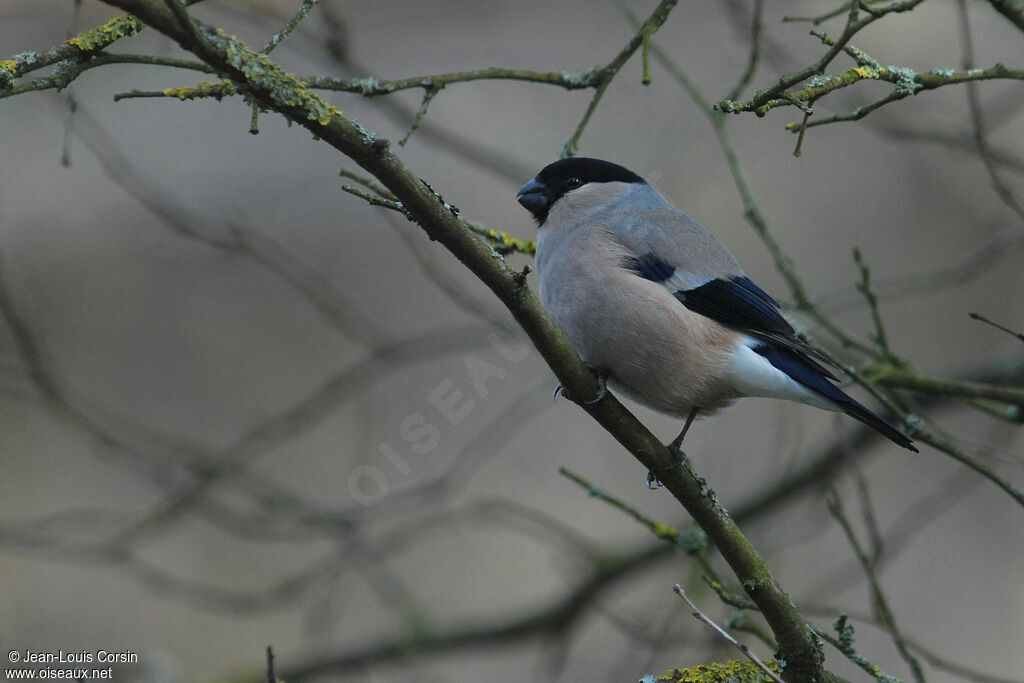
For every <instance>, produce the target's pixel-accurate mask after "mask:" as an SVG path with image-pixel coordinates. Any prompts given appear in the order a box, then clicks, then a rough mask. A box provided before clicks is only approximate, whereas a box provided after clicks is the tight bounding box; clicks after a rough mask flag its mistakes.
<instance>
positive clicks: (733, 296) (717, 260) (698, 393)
mask: <svg viewBox="0 0 1024 683" xmlns="http://www.w3.org/2000/svg"><path fill="white" fill-rule="evenodd" d="M516 199H517V201H518V202H519V204H521V205H522V206H523V207H524V208H525V209H527V210H528V211H529V212H530V213H531V214H532V215H533V218H534V220H535V221H536V223H537V251H536V256H535V263H534V265H535V269H536V271H537V278H538V283H539V294H540V301H541V304H542V306H543V307H544V308H545V310H547V312H548V313H549V314H550V315H551V317H552V318H554V320H555V322H556V323H557V324H558V326H559V327H560V328H561V330H562V332H563V333H564V334H565V336H566V338H567V339H568V340H569V342H570V344H572V346H573V348H575V350H576V351H577V353H579V355H580V357H581V358H582V359H583V361H584V362H586V363H587V365H588V366H589V367H590V368H591V369H592V370H594V371H595V373H596V374H597V377H598V380H599V382H600V387H601V389H600V392H599V394H598V396H597V397H595V399H594V401H597V400H600V399H601V398H602V397H603V396H604V392H605V387H606V386H608V387H610V388H611V389H613V390H615V391H617V392H620V393H623V394H625V395H626V396H629V397H630V398H632V399H634V400H636V401H638V402H639V403H641V404H644V405H646V406H648V407H650V408H653V409H654V410H657V411H659V412H662V413H666V414H669V415H673V416H676V417H679V418H681V419H684V420H685V422H684V424H683V428H682V430H681V431H680V432H679V434H678V436H676V438H675V439H674V440H673V441H672V442H671V443H670V444H668V447H669V448H670V449H671V450H672V451H673V452H674V453H675V454H676V455H677V456H678V457H680V458H683V457H685V455H683V454H682V451H681V445H682V442H683V438H684V437H685V436H686V433H687V431H688V430H689V429H690V426H691V425H692V424H693V421H694V419H695V418H696V417H697V416H698V415H700V416H702V417H703V416H707V415H711V414H714V413H715V412H717V411H719V410H721V409H723V408H725V407H727V406H729V405H731V404H732V403H734V402H735V401H736V400H737V399H739V398H743V397H768V398H777V399H785V400H789V401H796V402H799V403H804V404H807V405H810V406H814V407H816V408H822V409H824V410H829V411H838V412H843V413H845V414H847V415H849V416H850V417H852V418H854V419H855V420H859V421H860V422H862V423H864V424H865V425H867V426H868V427H871V428H872V429H874V430H876V431H878V432H879V433H880V434H882V435H883V436H885V437H886V438H888V439H889V440H891V441H893V442H894V443H896V444H897V445H899V446H902V447H903V448H906V449H908V450H911V451H914V452H915V453H916V452H917V448H916V447H915V446H914V443H913V441H912V440H911V439H910V438H909V437H907V436H906V435H905V434H903V433H902V432H900V431H899V430H898V429H897V428H896V427H894V426H893V425H891V424H890V423H889V422H887V421H885V420H884V419H882V418H881V417H879V416H878V415H876V414H875V413H874V412H872V411H871V410H869V409H868V408H866V407H865V406H863V405H861V404H860V403H859V402H857V401H856V400H855V399H853V398H852V397H850V396H848V395H847V394H846V393H845V392H843V391H842V390H841V389H840V388H839V387H837V386H836V385H835V384H834V382H838V381H839V380H838V378H837V377H836V376H835V375H834V374H833V373H832V371H831V370H830V369H829V367H835V368H837V369H840V370H841V368H839V366H838V365H836V364H835V363H833V362H832V361H831V360H829V359H828V358H826V357H825V356H823V355H822V354H821V353H819V352H818V351H816V350H815V349H814V348H813V347H811V346H810V345H809V344H808V343H807V342H805V341H804V340H802V339H800V338H799V337H797V335H796V332H795V331H794V329H793V327H792V326H791V325H790V324H789V323H788V322H787V321H786V319H785V318H784V317H783V316H782V314H781V312H780V307H779V304H778V302H776V301H775V299H773V298H772V297H771V296H770V295H769V294H767V293H766V292H765V291H764V290H763V289H761V288H760V287H758V286H757V285H756V284H754V282H753V281H752V280H751V279H750V278H748V277H747V275H746V274H745V273H744V271H743V269H742V268H741V267H740V264H739V262H738V261H737V260H736V258H735V257H734V256H733V255H732V253H731V252H730V251H729V250H728V248H726V246H725V245H724V244H722V243H721V242H720V241H719V240H718V239H717V238H715V237H714V236H713V235H712V234H711V233H709V232H708V231H707V230H705V229H704V228H702V227H701V226H700V225H698V224H697V223H696V222H695V221H694V220H693V219H691V218H690V217H689V216H687V215H686V214H685V213H683V212H682V211H680V210H679V209H677V208H676V207H674V206H673V205H672V204H670V203H669V202H668V201H667V200H666V199H665V198H664V197H662V195H661V194H659V193H658V191H657V190H656V189H654V187H652V186H651V185H649V184H648V183H647V181H645V180H644V179H643V178H642V177H640V176H639V175H637V174H636V173H634V172H633V171H630V170H629V169H627V168H625V167H623V166H620V165H618V164H615V163H612V162H609V161H603V160H601V159H591V158H585V157H570V158H567V159H562V160H559V161H556V162H554V163H551V164H549V165H547V166H545V167H544V168H543V169H541V171H540V172H539V173H538V174H537V175H536V176H535V177H534V178H533V179H531V180H530V181H529V182H527V183H526V184H525V185H523V187H522V188H521V189H520V190H519V193H518V194H517V196H516ZM556 391H557V390H556ZM649 483H650V482H649Z"/></svg>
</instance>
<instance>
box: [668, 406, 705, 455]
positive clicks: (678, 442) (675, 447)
mask: <svg viewBox="0 0 1024 683" xmlns="http://www.w3.org/2000/svg"><path fill="white" fill-rule="evenodd" d="M698 412H700V408H698V407H697V406H694V407H693V408H691V409H690V414H689V415H687V416H686V422H685V423H684V424H683V428H682V429H681V430H680V431H679V435H678V436H676V438H674V439H672V443H670V444H669V445H668V449H669V450H670V451H672V452H673V453H674V454H676V455H678V456H679V458H680V459H682V458H684V457H685V456H684V455H683V451H682V450H681V449H680V446H682V445H683V438H684V437H685V436H686V432H688V431H689V430H690V425H692V424H693V421H694V420H695V419H696V418H697V413H698Z"/></svg>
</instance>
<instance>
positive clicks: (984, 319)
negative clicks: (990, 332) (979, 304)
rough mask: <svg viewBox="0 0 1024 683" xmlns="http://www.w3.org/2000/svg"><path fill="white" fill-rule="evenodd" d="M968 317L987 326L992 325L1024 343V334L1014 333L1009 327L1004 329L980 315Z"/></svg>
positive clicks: (970, 314)
mask: <svg viewBox="0 0 1024 683" xmlns="http://www.w3.org/2000/svg"><path fill="white" fill-rule="evenodd" d="M968 315H969V316H970V317H971V319H972V320H979V321H981V322H983V323H985V324H986V325H991V326H992V327H994V328H996V329H997V330H1002V331H1003V332H1005V333H1006V334H1008V335H1011V336H1013V337H1016V338H1017V339H1020V340H1021V341H1024V334H1021V333H1020V332H1014V331H1013V330H1011V329H1010V328H1009V327H1004V326H1002V325H1000V324H999V323H997V322H992V321H991V320H989V319H988V318H986V317H985V316H983V315H981V314H980V313H968Z"/></svg>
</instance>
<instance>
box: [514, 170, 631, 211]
mask: <svg viewBox="0 0 1024 683" xmlns="http://www.w3.org/2000/svg"><path fill="white" fill-rule="evenodd" d="M615 182H618V183H643V182H645V181H644V179H643V178H641V177H640V176H638V175H637V174H636V173H633V172H632V171H630V170H629V169H628V168H625V167H623V166H619V165H618V164H613V163H611V162H610V161H602V160H601V159H588V158H586V157H571V158H569V159H562V160H560V161H556V162H554V163H552V164H548V165H547V166H545V167H544V168H543V169H542V170H541V172H540V173H538V174H537V175H536V177H534V178H533V180H531V181H530V182H528V183H526V184H525V185H523V186H522V188H520V190H519V194H518V195H516V201H518V202H519V203H520V204H522V205H523V207H525V208H526V210H527V211H529V212H530V213H532V214H533V218H534V220H536V221H537V224H538V225H541V224H543V223H544V220H545V219H546V218H547V217H548V211H549V210H550V209H551V205H552V204H554V203H555V202H556V201H558V200H559V199H560V198H561V197H562V196H563V195H564V194H565V193H566V192H572V191H573V190H575V189H577V188H580V187H583V186H584V185H587V184H589V183H615Z"/></svg>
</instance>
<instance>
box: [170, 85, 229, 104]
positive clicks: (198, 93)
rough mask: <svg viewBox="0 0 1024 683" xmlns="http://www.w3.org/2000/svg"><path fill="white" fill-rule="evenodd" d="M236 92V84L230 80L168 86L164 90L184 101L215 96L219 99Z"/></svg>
mask: <svg viewBox="0 0 1024 683" xmlns="http://www.w3.org/2000/svg"><path fill="white" fill-rule="evenodd" d="M235 92H236V91H235V86H234V85H233V84H232V83H231V82H230V81H219V82H217V83H213V82H210V81H204V82H202V83H197V84H196V85H194V86H191V87H187V86H183V87H177V88H167V89H165V90H164V91H163V93H164V95H167V97H177V98H178V99H179V100H181V101H182V102H184V101H185V100H194V99H196V98H199V97H215V98H217V99H218V100H219V99H220V98H222V97H227V96H229V95H234V94H235Z"/></svg>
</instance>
